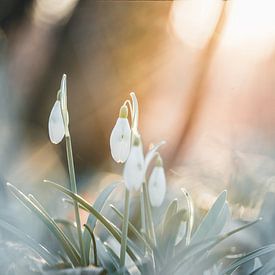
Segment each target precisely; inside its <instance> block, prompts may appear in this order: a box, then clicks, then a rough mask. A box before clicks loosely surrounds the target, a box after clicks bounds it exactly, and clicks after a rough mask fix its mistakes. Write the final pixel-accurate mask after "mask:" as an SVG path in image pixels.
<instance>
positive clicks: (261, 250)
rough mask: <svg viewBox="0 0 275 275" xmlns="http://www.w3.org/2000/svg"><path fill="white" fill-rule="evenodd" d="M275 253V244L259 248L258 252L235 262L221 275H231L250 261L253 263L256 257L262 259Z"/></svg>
mask: <svg viewBox="0 0 275 275" xmlns="http://www.w3.org/2000/svg"><path fill="white" fill-rule="evenodd" d="M273 251H275V244H270V245H267V246H263V247H261V248H258V249H256V250H254V251H252V252H250V253H248V254H247V255H245V256H243V257H241V258H240V259H238V260H236V261H234V262H233V263H232V264H230V265H229V266H228V267H227V268H226V269H225V270H223V271H222V273H221V275H223V274H231V273H232V272H233V271H234V270H235V269H236V268H238V267H239V266H241V265H242V264H244V263H246V262H248V261H251V260H253V259H255V258H256V257H260V256H262V255H264V254H267V253H270V252H273ZM260 274H267V273H262V272H260Z"/></svg>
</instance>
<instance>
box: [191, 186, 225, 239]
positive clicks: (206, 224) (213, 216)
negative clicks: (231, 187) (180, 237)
mask: <svg viewBox="0 0 275 275" xmlns="http://www.w3.org/2000/svg"><path fill="white" fill-rule="evenodd" d="M225 201H226V191H223V192H222V193H221V194H220V195H219V196H218V198H217V199H216V201H215V203H214V204H213V206H212V207H211V209H210V210H209V211H208V213H207V214H206V216H205V217H204V219H203V220H202V222H201V224H200V225H199V227H198V229H197V230H196V232H195V233H194V235H193V236H192V238H191V243H197V242H199V241H201V240H203V239H205V236H207V234H208V232H209V231H210V230H211V228H212V226H213V225H214V224H215V223H216V220H217V219H218V217H219V215H220V213H221V211H222V209H223V207H224V204H225Z"/></svg>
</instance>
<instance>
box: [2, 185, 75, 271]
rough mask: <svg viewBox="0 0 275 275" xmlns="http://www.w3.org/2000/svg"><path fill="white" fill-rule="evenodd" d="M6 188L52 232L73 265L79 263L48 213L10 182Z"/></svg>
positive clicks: (69, 244)
mask: <svg viewBox="0 0 275 275" xmlns="http://www.w3.org/2000/svg"><path fill="white" fill-rule="evenodd" d="M7 188H8V189H9V191H10V192H11V193H12V194H13V195H14V196H15V198H17V199H18V200H19V201H20V202H21V203H22V204H23V205H24V206H25V207H26V208H27V209H29V210H30V211H31V212H32V213H33V214H35V215H36V216H37V217H38V218H39V219H40V220H41V221H42V222H43V223H44V224H45V225H46V226H47V227H48V229H49V230H50V231H51V232H52V234H53V235H54V236H55V237H56V238H57V239H58V240H59V242H60V243H61V245H62V246H63V248H64V250H65V252H66V253H67V255H68V257H69V259H70V260H71V262H72V264H73V265H74V266H77V265H79V262H80V257H79V255H78V253H77V251H76V250H75V248H74V247H73V246H72V244H71V243H70V241H69V240H68V238H67V237H66V236H65V235H64V233H63V232H62V231H61V230H60V228H59V227H58V226H57V224H56V223H55V222H54V221H53V220H52V219H51V218H50V217H49V215H48V214H47V213H46V212H45V211H43V210H42V209H40V208H39V207H38V206H37V205H36V204H35V203H34V202H32V201H31V200H30V199H29V198H28V197H27V196H26V195H24V194H23V193H22V192H21V191H20V190H19V189H17V188H16V187H15V186H13V185H12V184H10V183H7Z"/></svg>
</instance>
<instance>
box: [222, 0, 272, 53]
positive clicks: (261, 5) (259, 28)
mask: <svg viewBox="0 0 275 275" xmlns="http://www.w3.org/2000/svg"><path fill="white" fill-rule="evenodd" d="M228 4H229V5H228V11H227V12H228V13H227V19H226V24H225V28H224V32H223V42H224V43H225V45H231V46H238V47H239V46H240V45H242V48H243V47H245V50H246V51H251V50H253V51H255V50H258V51H262V50H263V47H264V48H265V50H268V51H271V50H272V47H273V46H274V39H275V16H274V10H275V1H274V0H264V1H263V0H242V1H239V0H232V1H229V2H228Z"/></svg>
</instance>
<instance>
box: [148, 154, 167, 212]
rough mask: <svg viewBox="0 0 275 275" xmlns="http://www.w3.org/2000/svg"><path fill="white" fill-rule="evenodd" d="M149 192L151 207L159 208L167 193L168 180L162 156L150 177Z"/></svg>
mask: <svg viewBox="0 0 275 275" xmlns="http://www.w3.org/2000/svg"><path fill="white" fill-rule="evenodd" d="M148 192H149V198H150V202H151V205H152V206H153V207H159V206H160V205H161V204H162V202H163V200H164V197H165V193H166V178H165V173H164V169H163V163H162V159H161V157H160V156H158V158H157V161H156V166H155V167H154V168H153V171H152V174H151V175H150V178H149V183H148Z"/></svg>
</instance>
